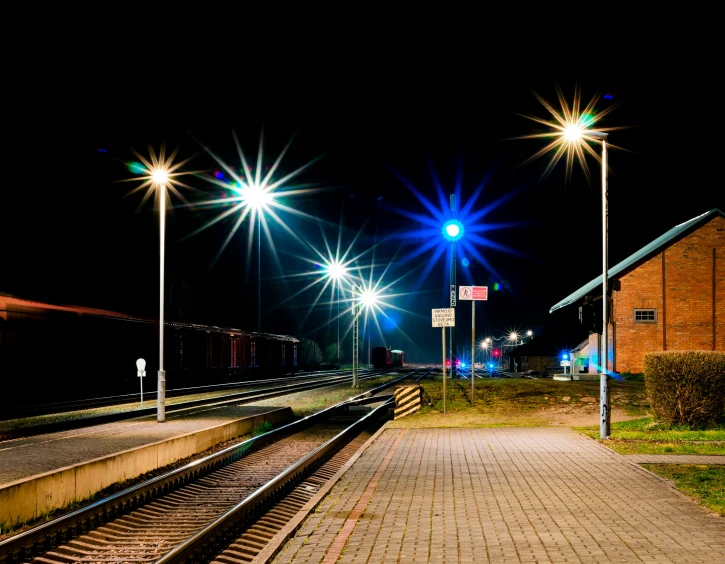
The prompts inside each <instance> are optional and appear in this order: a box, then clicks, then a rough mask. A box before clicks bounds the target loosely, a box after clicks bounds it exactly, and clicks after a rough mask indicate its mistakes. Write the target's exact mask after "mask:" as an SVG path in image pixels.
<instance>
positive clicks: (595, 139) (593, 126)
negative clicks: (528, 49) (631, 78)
mask: <svg viewBox="0 0 725 564" xmlns="http://www.w3.org/2000/svg"><path fill="white" fill-rule="evenodd" d="M555 88H556V93H557V98H558V101H559V106H560V107H559V109H556V108H554V106H552V105H551V104H550V103H549V102H547V101H546V100H545V99H544V98H542V97H541V96H540V95H539V94H538V93H536V92H535V91H533V90H532V91H531V92H532V94H533V95H534V97H535V98H536V99H537V100H538V101H539V102H541V104H542V105H543V106H544V107H545V108H546V109H547V110H548V111H549V113H550V114H551V117H552V118H553V119H544V118H540V117H536V116H530V115H526V114H517V115H520V116H521V117H524V118H526V119H530V120H532V121H535V122H536V123H539V124H541V125H544V126H546V127H547V128H548V131H546V132H542V133H532V134H529V135H521V136H518V137H512V138H511V139H550V140H551V141H550V142H549V143H548V144H547V145H545V146H544V147H542V148H541V149H539V150H538V151H536V152H535V153H534V154H533V155H531V156H530V157H529V158H528V159H526V160H525V161H524V162H523V163H521V164H522V165H525V164H529V163H531V162H532V161H534V160H536V159H538V158H539V157H542V156H544V155H546V154H548V153H552V155H551V158H550V159H549V162H548V164H547V166H546V168H545V169H544V172H543V173H542V175H541V177H542V180H543V179H544V178H546V177H547V176H548V175H549V174H550V173H551V171H552V170H553V169H554V167H555V166H556V165H557V163H558V162H559V161H560V160H561V159H562V158H563V157H566V167H565V168H566V179H567V181H568V180H569V179H570V178H571V175H572V172H573V169H574V161H578V162H579V165H580V167H581V169H582V171H583V172H584V175H585V176H586V179H587V182H588V183H589V184H591V183H592V175H591V172H590V171H589V165H588V164H587V159H586V156H587V155H590V156H592V157H594V159H595V160H596V161H597V162H598V163H599V165H600V166H601V164H602V158H601V156H600V154H599V152H598V151H597V150H595V148H594V147H592V146H591V145H590V143H594V144H596V145H598V144H599V143H601V139H602V137H604V136H606V135H607V134H608V133H609V132H610V131H616V130H621V129H626V128H627V127H629V126H617V127H600V126H599V125H598V124H599V122H600V121H601V120H602V119H603V118H604V117H606V116H607V115H608V114H609V113H610V112H612V110H614V109H615V108H616V107H617V106H618V103H617V102H615V103H613V104H612V105H610V106H608V107H606V108H604V109H603V110H602V111H598V110H597V108H596V103H597V102H598V101H599V99H600V98H601V96H600V94H601V93H600V92H597V93H596V94H595V95H594V97H592V99H591V100H590V101H589V103H588V104H587V105H586V106H584V107H583V108H582V102H581V86H579V85H575V87H574V97H573V100H572V103H571V106H570V105H569V103H568V102H567V100H566V97H565V96H564V92H563V91H562V89H561V87H560V86H559V85H558V84H556V85H555ZM609 148H610V149H619V150H626V149H623V148H622V147H616V146H614V145H611V144H609Z"/></svg>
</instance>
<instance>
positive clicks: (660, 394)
mask: <svg viewBox="0 0 725 564" xmlns="http://www.w3.org/2000/svg"><path fill="white" fill-rule="evenodd" d="M644 382H645V386H646V388H647V395H648V396H649V401H650V407H651V408H652V411H653V412H654V416H655V417H656V418H657V419H659V420H661V421H662V422H664V423H667V424H669V425H673V424H675V425H688V426H690V427H700V428H701V427H707V426H709V425H711V424H712V423H714V422H715V421H716V420H717V419H718V418H719V417H720V416H722V415H723V410H725V353H723V352H715V351H664V352H653V353H647V354H645V356H644Z"/></svg>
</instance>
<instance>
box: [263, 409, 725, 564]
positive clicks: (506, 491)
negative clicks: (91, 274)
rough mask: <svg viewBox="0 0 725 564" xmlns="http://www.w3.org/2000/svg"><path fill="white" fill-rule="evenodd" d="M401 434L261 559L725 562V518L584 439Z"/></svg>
mask: <svg viewBox="0 0 725 564" xmlns="http://www.w3.org/2000/svg"><path fill="white" fill-rule="evenodd" d="M389 425H390V423H388V424H387V425H386V426H385V427H383V428H382V429H381V430H380V431H379V432H378V433H377V434H376V435H375V436H374V437H373V438H372V439H371V440H370V441H368V443H367V446H366V448H365V450H364V451H363V452H362V453H360V454H359V457H358V458H357V459H356V460H355V461H354V462H353V463H352V464H350V465H349V466H348V467H347V468H344V469H343V470H342V471H341V472H340V475H339V476H338V480H337V482H336V483H335V485H334V486H330V487H329V488H327V489H326V490H323V491H321V492H320V494H318V497H317V498H315V499H313V500H311V501H310V502H309V503H308V504H307V507H306V508H305V510H306V511H307V513H306V516H305V517H304V518H302V516H300V517H299V518H298V519H297V521H296V523H297V524H296V525H294V526H291V527H288V528H287V529H286V530H285V531H282V532H281V533H280V534H278V536H277V537H276V538H275V539H274V540H275V542H276V545H274V544H272V545H270V546H268V548H267V549H266V550H265V551H264V552H262V553H261V554H260V555H259V556H258V557H257V559H255V560H254V562H255V563H257V564H259V563H262V562H274V563H275V564H297V563H303V562H304V563H324V564H331V563H333V562H339V563H355V562H366V563H368V562H369V563H372V562H375V563H388V562H390V563H397V562H413V563H415V564H423V563H454V562H455V563H468V562H587V563H588V562H638V563H641V562H652V563H657V564H660V563H682V562H703V563H714V562H725V519H723V518H722V517H719V516H717V515H715V514H712V513H710V512H708V511H706V510H704V509H702V508H700V507H699V506H698V505H697V504H696V503H695V502H694V501H692V500H690V499H688V498H687V497H686V496H685V495H683V494H682V493H680V492H679V491H678V490H676V489H675V488H674V487H673V486H672V485H671V484H670V483H669V482H668V481H666V480H664V479H662V478H660V477H658V476H657V475H655V474H653V473H651V472H649V471H648V470H645V469H644V468H642V467H641V466H639V465H638V464H636V463H634V462H633V461H631V460H630V459H629V458H628V457H625V456H622V455H619V454H617V453H615V452H613V451H611V450H610V449H608V448H606V447H604V446H602V445H600V444H598V443H597V442H596V441H594V440H592V439H589V438H587V437H585V436H583V435H580V434H578V433H575V432H574V431H572V430H569V429H559V428H497V429H394V428H389Z"/></svg>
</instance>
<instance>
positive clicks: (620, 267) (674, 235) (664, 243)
mask: <svg viewBox="0 0 725 564" xmlns="http://www.w3.org/2000/svg"><path fill="white" fill-rule="evenodd" d="M715 215H721V216H723V217H725V213H723V212H722V211H720V210H719V209H718V208H714V209H712V210H710V211H709V212H706V213H703V214H702V215H698V216H697V217H693V218H692V219H691V220H689V221H686V222H685V223H680V224H679V225H676V226H675V227H673V228H672V229H670V230H669V231H668V232H667V233H665V234H664V235H661V236H660V237H658V238H657V239H655V240H654V241H652V242H651V243H650V244H649V245H645V246H644V247H642V248H641V249H640V250H639V251H637V252H636V253H634V254H633V255H630V256H629V257H628V258H626V259H624V260H623V261H622V262H620V263H619V264H617V265H615V266H613V267H612V268H610V269H609V270H608V271H607V280H610V279H611V278H614V277H616V276H617V275H618V274H620V273H622V272H623V271H625V270H627V269H628V268H630V267H631V266H632V265H634V264H636V263H637V262H639V261H640V260H642V259H644V258H646V257H648V256H650V255H655V254H657V253H659V252H660V251H661V250H662V249H664V248H666V247H668V246H670V244H671V243H672V242H673V241H674V240H676V239H678V238H679V237H680V236H681V235H683V234H684V233H686V232H687V231H688V230H690V229H692V228H695V227H698V226H699V225H701V224H703V223H706V222H708V221H710V219H711V218H712V216H715ZM601 286H602V277H601V276H597V277H596V278H595V279H594V280H592V281H591V282H589V283H588V284H585V285H584V286H582V287H581V288H579V289H578V290H577V291H576V292H574V293H572V294H569V295H568V296H567V297H566V298H564V299H563V300H561V301H560V302H558V303H556V304H554V305H553V306H551V309H550V310H549V313H553V312H555V311H556V310H557V309H561V308H563V307H565V306H568V305H571V304H573V303H575V302H577V301H579V300H580V299H582V298H583V297H584V296H586V295H587V294H590V293H591V292H592V291H593V290H595V289H596V288H601Z"/></svg>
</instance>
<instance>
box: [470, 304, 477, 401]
mask: <svg viewBox="0 0 725 564" xmlns="http://www.w3.org/2000/svg"><path fill="white" fill-rule="evenodd" d="M475 377H476V300H471V405H473V380H474V378H475Z"/></svg>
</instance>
